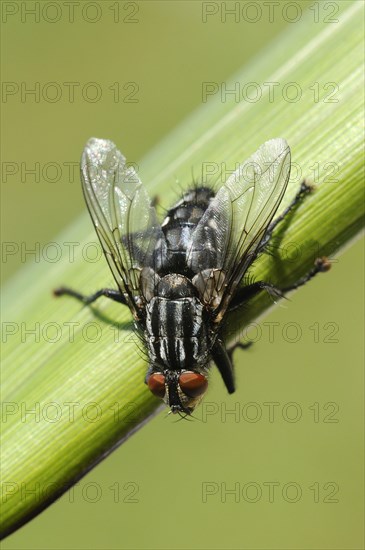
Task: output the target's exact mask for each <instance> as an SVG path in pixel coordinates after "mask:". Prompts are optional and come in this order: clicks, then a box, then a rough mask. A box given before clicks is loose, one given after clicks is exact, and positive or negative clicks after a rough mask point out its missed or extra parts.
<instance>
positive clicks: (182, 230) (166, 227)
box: [162, 187, 214, 275]
mask: <svg viewBox="0 0 365 550" xmlns="http://www.w3.org/2000/svg"><path fill="white" fill-rule="evenodd" d="M213 197H214V191H213V190H212V189H210V188H208V187H198V188H196V189H192V190H191V191H188V192H187V193H185V194H184V195H183V197H182V199H181V200H180V201H179V202H178V203H177V204H176V205H175V206H173V207H172V208H171V209H170V210H169V211H168V213H167V216H166V218H165V220H164V222H163V223H162V231H163V233H164V235H165V239H166V245H167V250H166V259H165V265H164V270H165V271H166V272H173V273H181V274H183V275H191V273H190V271H191V270H190V268H189V267H188V263H187V259H186V252H187V250H188V247H189V245H190V242H191V237H192V234H193V232H194V230H195V228H196V226H197V224H198V223H199V221H200V219H201V217H202V216H203V214H204V212H205V211H206V209H207V208H208V206H209V203H210V200H211V199H212V198H213Z"/></svg>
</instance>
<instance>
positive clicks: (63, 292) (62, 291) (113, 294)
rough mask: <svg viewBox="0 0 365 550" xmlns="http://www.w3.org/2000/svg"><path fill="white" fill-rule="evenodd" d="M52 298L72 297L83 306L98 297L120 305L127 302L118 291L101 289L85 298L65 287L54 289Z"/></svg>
mask: <svg viewBox="0 0 365 550" xmlns="http://www.w3.org/2000/svg"><path fill="white" fill-rule="evenodd" d="M53 294H54V296H57V297H58V296H72V297H73V298H76V300H79V301H80V302H82V303H83V304H85V305H89V304H92V303H93V302H95V300H97V299H98V298H100V296H105V297H106V298H110V299H111V300H114V301H115V302H119V303H120V304H124V305H127V301H126V299H125V296H124V294H122V293H121V292H119V290H114V289H112V288H102V289H101V290H98V291H97V292H95V293H94V294H91V295H90V296H85V295H84V294H81V293H80V292H77V291H76V290H72V288H67V287H63V286H62V287H60V288H56V289H55V290H54V291H53Z"/></svg>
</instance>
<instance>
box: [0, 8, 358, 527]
mask: <svg viewBox="0 0 365 550" xmlns="http://www.w3.org/2000/svg"><path fill="white" fill-rule="evenodd" d="M339 6H340V12H339V14H338V15H337V18H338V23H332V24H330V23H325V22H322V23H318V24H317V25H314V26H313V25H312V26H309V27H308V25H307V22H306V20H305V19H304V20H303V21H302V23H300V24H295V25H293V26H292V27H291V28H289V29H288V30H287V31H286V32H285V33H284V34H283V35H282V36H280V37H279V39H278V40H277V41H276V42H275V43H274V44H273V45H272V46H271V47H270V48H269V49H268V50H267V51H264V52H262V53H261V54H260V55H259V56H257V58H256V59H254V60H253V61H252V63H250V65H249V66H247V67H245V68H244V69H243V70H242V71H240V72H239V73H238V74H237V75H235V76H234V77H233V78H232V81H231V82H230V83H227V89H232V88H234V86H235V85H236V83H239V84H238V85H239V86H241V87H243V86H244V84H245V83H248V82H256V83H259V84H260V88H259V89H260V90H261V97H259V98H258V100H257V101H255V102H253V101H247V100H244V99H242V100H241V101H240V102H235V100H234V96H232V95H230V96H227V100H226V101H225V102H224V101H222V100H221V96H220V93H219V94H217V95H215V97H214V98H213V99H212V100H211V101H209V102H207V103H203V105H202V107H201V108H200V109H199V110H197V111H196V112H195V113H193V114H192V115H191V116H190V117H189V119H188V120H187V121H186V122H185V123H184V124H182V125H181V126H180V127H179V128H178V129H177V130H176V131H175V132H173V133H172V135H171V136H169V138H168V139H166V140H165V141H164V142H163V143H162V144H160V146H158V147H157V148H156V149H155V150H154V151H153V152H152V153H151V154H150V155H149V156H148V157H146V158H145V159H144V160H143V162H142V163H141V171H140V175H141V178H142V181H143V182H145V184H146V185H147V187H148V188H149V189H150V192H151V195H153V193H154V192H156V193H158V195H160V196H162V197H163V198H164V201H163V202H164V204H165V205H169V204H170V203H171V201H172V200H174V198H175V197H176V190H174V189H172V185H171V184H172V182H174V181H175V177H176V175H178V178H179V180H180V181H181V182H184V184H186V185H188V183H189V181H191V170H192V168H193V173H194V174H195V175H196V174H200V173H202V175H204V170H209V171H210V172H212V173H213V178H214V177H217V174H219V173H220V172H223V173H222V178H223V179H224V177H225V176H224V166H223V169H222V163H225V166H226V168H227V170H228V169H229V170H231V169H234V167H235V165H236V163H241V162H242V161H243V160H244V159H245V158H247V157H248V156H249V155H250V154H251V153H252V152H254V151H255V150H256V149H257V148H258V146H259V145H261V143H263V142H264V141H266V140H267V139H270V138H273V137H283V138H286V139H287V141H288V142H289V144H290V146H291V149H292V161H293V166H294V168H295V169H293V176H292V178H291V181H290V184H289V188H288V192H287V194H286V196H285V197H284V201H283V208H284V207H285V206H286V205H287V204H288V203H289V202H290V200H291V198H292V197H293V195H294V194H295V192H296V191H297V189H298V186H299V183H300V180H301V179H302V178H303V177H306V178H309V179H310V180H312V181H314V183H315V185H316V190H315V192H313V193H312V195H311V196H309V197H308V198H306V200H305V201H304V202H303V203H301V204H300V206H299V208H298V209H296V211H295V212H294V213H293V215H292V216H291V220H290V224H289V225H285V224H284V225H283V228H282V230H279V231H278V233H277V234H276V240H277V242H278V243H279V244H280V248H279V249H278V250H277V251H276V255H275V257H271V256H262V257H261V258H260V259H259V260H258V261H257V263H256V265H255V269H254V271H253V274H254V275H255V278H257V279H263V280H269V281H272V282H280V286H287V285H288V284H289V283H291V282H293V281H294V280H296V279H297V278H298V277H301V276H302V275H304V274H305V273H306V272H307V271H308V270H309V269H310V267H311V266H312V265H313V261H314V259H315V258H316V257H317V256H320V255H326V256H329V257H331V256H332V254H333V253H334V252H335V251H337V250H339V249H340V248H341V247H343V246H344V245H345V244H346V243H348V242H349V241H350V240H351V239H353V238H354V236H355V235H356V234H358V232H359V231H360V229H361V228H362V227H363V220H364V218H363V214H364V212H363V201H362V197H363V132H362V125H363V74H362V60H363V53H362V33H363V29H362V23H361V14H362V6H361V2H358V1H355V2H343V3H342V2H340V3H339ZM264 83H266V84H264ZM268 83H278V85H277V86H275V87H274V88H273V87H272V86H271V89H272V90H273V92H274V99H273V98H272V95H271V93H270V85H269V84H268ZM287 83H296V84H295V85H293V86H292V88H291V90H290V89H289V88H286V91H285V93H284V89H283V87H284V85H285V84H287ZM295 90H297V91H298V90H301V94H302V95H301V97H300V98H299V100H298V101H292V100H291V99H290V98H292V94H294V95H295V93H296V92H295ZM285 94H286V95H285ZM98 137H104V138H108V136H98ZM117 145H118V147H119V148H120V149H122V150H123V143H118V144H117ZM202 165H203V169H202ZM218 183H219V182H218ZM165 201H166V202H165ZM75 239H80V243H79V244H80V246H78V247H77V249H76V254H75V260H74V262H72V263H70V262H69V259H68V257H67V255H65V259H62V260H61V261H60V262H58V263H57V264H49V263H48V262H44V263H40V264H35V265H30V266H26V267H25V268H24V269H23V270H22V271H20V272H19V273H18V274H17V275H16V276H15V277H14V278H13V279H12V281H11V282H10V283H9V284H8V286H7V287H6V288H5V289H4V298H3V317H2V319H3V331H4V336H3V341H5V342H6V345H5V346H4V350H3V371H2V400H3V427H2V461H1V462H2V481H3V497H2V515H1V519H2V534H3V535H5V534H9V533H11V532H12V531H14V530H15V529H16V528H17V527H19V526H20V525H22V524H23V523H24V522H26V521H27V520H29V519H30V518H31V517H33V516H34V515H36V514H37V513H39V512H40V511H41V510H42V509H44V508H45V507H46V506H47V505H48V504H49V503H51V502H53V501H54V500H55V498H57V497H58V496H59V495H60V494H62V492H64V491H65V490H66V489H67V488H68V487H69V486H70V485H71V484H72V483H74V482H75V480H77V479H78V478H80V477H81V476H82V475H84V474H85V473H86V472H87V471H88V470H89V469H90V468H91V467H93V465H95V464H96V463H97V462H98V461H100V460H101V459H102V458H103V457H105V456H106V455H107V454H108V453H109V452H110V451H111V450H112V449H114V448H115V447H116V446H117V445H118V444H120V443H121V442H122V441H124V440H125V439H126V438H127V437H128V436H129V435H130V434H131V433H133V431H135V430H136V429H137V428H138V427H139V426H140V425H141V424H143V423H144V422H145V421H146V420H147V419H148V418H149V417H150V416H151V415H152V414H153V413H154V412H155V411H156V410H157V407H158V406H159V404H160V401H159V400H157V399H155V398H154V397H153V396H152V395H151V394H150V392H149V391H148V390H147V389H146V386H145V385H144V376H145V370H146V363H145V361H144V359H143V357H141V352H140V351H139V349H138V346H137V345H136V342H135V339H134V338H133V332H132V330H131V315H130V313H129V311H128V310H127V308H123V307H121V306H118V305H117V304H113V303H109V302H108V301H107V300H106V299H101V300H100V301H99V302H98V304H97V306H95V308H93V310H91V309H90V308H87V307H84V308H83V307H80V304H79V303H77V302H76V301H74V300H72V299H69V298H64V299H60V300H58V301H56V300H55V299H53V298H52V297H51V290H52V289H53V288H55V287H57V286H59V285H60V284H65V285H68V286H72V287H74V288H76V289H80V290H82V291H84V292H85V293H88V292H93V291H95V290H96V289H98V288H101V287H103V286H107V285H109V284H111V285H112V282H111V275H110V273H109V271H108V269H107V266H106V262H105V261H104V260H103V259H101V260H100V261H98V262H97V263H95V264H92V263H89V262H86V261H85V260H84V259H83V257H82V251H83V247H84V246H85V245H86V244H87V243H88V242H89V241H93V242H94V241H96V237H95V235H94V234H93V233H92V229H91V224H90V221H89V219H88V217H87V215H86V214H85V215H84V216H83V217H82V219H80V220H79V221H78V222H77V223H75V224H73V226H72V227H70V228H68V229H67V230H66V231H65V232H64V233H63V235H61V236H60V238H59V241H58V242H59V243H61V244H62V246H64V247H65V246H66V243H69V242H75ZM321 276H322V275H321ZM323 276H325V275H323ZM271 305H272V300H270V298H269V297H268V296H266V295H265V294H264V293H262V295H260V296H258V297H257V299H255V300H254V301H253V303H252V307H250V308H249V309H245V310H244V311H241V312H240V311H238V312H237V313H236V314H235V315H234V316H233V315H232V317H231V318H230V319H229V322H228V323H227V328H226V330H227V335H228V337H229V338H232V339H233V338H234V337H237V335H238V334H239V333H240V332H241V331H242V327H244V326H245V325H246V324H247V323H249V322H250V321H251V320H253V319H256V318H257V317H258V316H259V315H262V314H263V313H264V312H265V311H266V310H267V309H268V307H270V306H271ZM93 312H94V314H93ZM60 328H61V330H59V329H60ZM27 330H28V331H29V330H33V334H30V333H29V332H28V333H27V332H26V331H27ZM32 490H33V491H34V497H30V496H29V491H32ZM27 492H28V496H26V495H27Z"/></svg>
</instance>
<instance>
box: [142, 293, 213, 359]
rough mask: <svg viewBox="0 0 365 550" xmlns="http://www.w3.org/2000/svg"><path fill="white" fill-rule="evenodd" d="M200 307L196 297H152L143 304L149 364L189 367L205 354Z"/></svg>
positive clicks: (205, 343) (204, 332) (205, 340)
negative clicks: (145, 311)
mask: <svg viewBox="0 0 365 550" xmlns="http://www.w3.org/2000/svg"><path fill="white" fill-rule="evenodd" d="M202 316H203V306H202V304H201V303H200V302H199V300H198V299H196V298H193V297H191V298H181V299H178V300H171V299H167V298H163V297H159V296H158V297H155V298H153V299H152V300H151V302H150V303H149V304H148V306H147V323H146V329H147V334H146V341H147V347H148V351H149V354H150V359H151V361H152V362H153V363H157V364H160V365H165V366H166V367H168V368H170V369H172V370H184V369H191V368H192V367H193V366H194V365H196V364H197V363H199V362H200V361H201V359H202V358H203V359H204V358H205V357H206V354H207V349H208V347H207V343H208V342H207V336H206V330H205V325H204V323H203V319H202Z"/></svg>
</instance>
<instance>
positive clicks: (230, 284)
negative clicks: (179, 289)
mask: <svg viewBox="0 0 365 550" xmlns="http://www.w3.org/2000/svg"><path fill="white" fill-rule="evenodd" d="M289 174H290V148H289V146H288V144H287V142H286V141H285V140H284V139H272V140H269V141H267V142H265V143H264V144H263V145H261V147H260V148H259V149H258V150H257V151H256V152H255V153H254V154H253V155H252V156H251V157H250V158H249V159H247V160H246V161H245V162H244V163H243V164H241V166H240V167H239V168H238V169H237V170H236V172H234V173H233V174H232V175H231V176H230V178H229V179H228V180H227V182H226V183H225V184H224V185H223V187H222V188H221V189H220V190H219V191H218V193H217V195H216V196H215V198H214V199H213V201H212V203H211V204H210V206H209V207H208V208H207V210H206V211H205V213H204V215H203V216H202V218H201V220H200V222H199V224H198V225H197V228H196V230H195V231H194V233H193V236H192V240H191V245H190V250H189V254H188V263H189V267H190V268H191V269H192V270H193V271H194V272H195V273H201V272H203V270H204V273H205V274H207V273H208V270H210V276H209V277H208V276H205V278H206V280H207V284H208V279H209V284H210V285H212V281H217V283H216V288H214V296H215V298H214V304H215V305H216V310H217V311H216V313H217V315H218V314H219V313H220V314H221V315H222V314H223V313H224V311H225V310H226V309H227V307H228V304H229V301H230V299H231V297H232V295H233V293H234V291H235V289H236V287H237V286H238V285H239V283H240V281H241V280H242V277H243V275H244V273H245V272H246V270H247V268H248V267H249V265H250V264H251V262H252V261H253V259H254V258H255V252H256V250H257V247H258V246H259V244H260V242H261V240H262V238H263V237H264V234H265V231H266V229H267V227H268V225H269V224H270V222H271V220H272V218H273V216H274V214H275V212H276V210H277V209H278V207H279V205H280V202H281V200H282V198H283V195H284V193H285V190H286V186H287V183H288V180H289ZM213 270H214V273H213ZM218 271H219V272H220V273H221V276H218V275H217V272H218ZM201 285H202V281H201V278H200V288H201ZM217 285H219V286H217ZM217 295H218V296H219V300H217Z"/></svg>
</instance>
